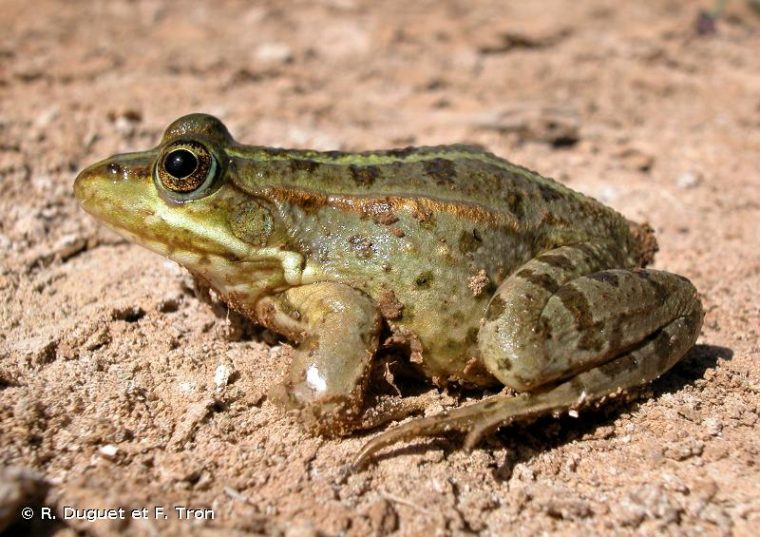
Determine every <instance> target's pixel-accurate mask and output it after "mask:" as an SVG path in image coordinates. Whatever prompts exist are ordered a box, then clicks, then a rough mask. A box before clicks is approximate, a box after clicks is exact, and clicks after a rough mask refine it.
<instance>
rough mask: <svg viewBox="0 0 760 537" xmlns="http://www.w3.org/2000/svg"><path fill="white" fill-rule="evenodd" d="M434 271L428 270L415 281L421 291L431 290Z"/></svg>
mask: <svg viewBox="0 0 760 537" xmlns="http://www.w3.org/2000/svg"><path fill="white" fill-rule="evenodd" d="M433 280H434V276H433V271H431V270H426V271H425V272H422V273H420V274H419V275H418V276H417V277H416V278H415V279H414V285H416V286H417V287H419V288H420V289H430V287H431V286H432V285H433Z"/></svg>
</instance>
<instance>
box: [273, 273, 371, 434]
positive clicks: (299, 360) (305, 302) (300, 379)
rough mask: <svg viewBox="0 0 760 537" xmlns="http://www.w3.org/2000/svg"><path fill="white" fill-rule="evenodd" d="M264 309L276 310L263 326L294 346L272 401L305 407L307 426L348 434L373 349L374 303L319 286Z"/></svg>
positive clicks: (347, 291)
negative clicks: (270, 328)
mask: <svg viewBox="0 0 760 537" xmlns="http://www.w3.org/2000/svg"><path fill="white" fill-rule="evenodd" d="M268 305H269V307H270V308H272V309H273V310H274V311H272V312H271V313H270V314H269V317H268V319H269V323H265V324H272V325H274V326H272V328H273V329H275V330H278V329H279V331H281V332H283V333H285V334H286V335H289V336H291V338H293V339H294V340H296V341H297V342H298V345H297V346H296V349H295V353H294V356H293V362H292V365H291V367H290V371H289V372H288V374H287V376H286V378H285V381H284V382H283V383H282V384H281V385H280V386H279V390H278V389H275V390H274V392H273V393H274V394H275V398H276V399H280V402H285V403H287V404H289V405H290V406H295V407H299V408H301V409H303V411H304V412H303V416H304V418H305V419H306V420H307V426H311V427H313V428H316V429H317V430H318V431H319V432H322V433H328V434H329V433H335V434H341V433H344V432H347V431H348V430H350V429H351V424H350V422H351V421H352V420H354V419H355V418H356V417H357V415H358V414H359V413H360V410H361V407H362V402H363V394H364V388H365V385H366V380H367V376H368V374H369V370H370V365H371V360H372V355H373V354H374V353H375V351H376V349H377V344H378V337H379V331H380V316H379V314H378V312H377V308H376V306H375V304H374V303H373V301H372V300H371V299H370V298H369V297H367V296H366V295H364V294H363V293H361V292H360V291H357V290H356V289H353V288H351V287H349V286H347V285H342V284H337V283H329V282H323V283H315V284H310V285H305V286H301V287H295V288H292V289H289V290H288V291H286V292H284V293H283V294H281V295H279V296H277V297H274V298H273V299H270V301H269V304H268ZM265 316H266V314H265ZM278 391H279V394H278ZM283 399H284V401H283Z"/></svg>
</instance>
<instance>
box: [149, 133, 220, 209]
mask: <svg viewBox="0 0 760 537" xmlns="http://www.w3.org/2000/svg"><path fill="white" fill-rule="evenodd" d="M218 169H219V165H218V163H217V161H216V159H215V158H214V156H213V155H212V154H211V152H210V151H209V150H208V149H207V148H206V147H205V146H204V145H203V144H201V143H200V142H195V141H183V142H177V143H174V144H171V145H170V146H169V147H167V148H165V149H164V150H163V151H162V152H161V155H160V156H159V158H158V160H157V161H156V179H157V180H158V182H159V183H160V184H161V186H163V187H164V188H165V189H166V190H168V191H169V192H172V193H174V194H177V195H180V197H182V198H187V197H188V196H190V195H191V194H192V196H191V197H197V195H198V194H202V193H203V192H204V191H205V190H206V189H207V188H208V187H209V185H211V184H212V183H213V181H214V178H215V177H216V175H217V172H218Z"/></svg>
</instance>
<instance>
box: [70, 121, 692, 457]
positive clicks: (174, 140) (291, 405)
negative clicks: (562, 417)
mask: <svg viewBox="0 0 760 537" xmlns="http://www.w3.org/2000/svg"><path fill="white" fill-rule="evenodd" d="M74 194H75V196H76V198H77V200H78V201H79V203H80V204H81V206H82V207H83V208H84V210H85V211H87V212H88V213H90V214H91V215H93V216H94V217H95V218H97V219H98V220H100V221H101V222H102V223H104V224H105V225H106V226H108V227H110V228H112V229H113V230H115V231H116V232H117V233H119V234H121V235H123V236H125V237H127V238H128V239H130V240H132V241H134V242H135V243H137V244H140V245H142V246H145V247H147V248H148V249H150V250H152V251H154V252H156V253H158V254H160V255H163V256H165V257H167V258H169V259H171V260H173V261H175V262H177V263H178V264H180V265H181V266H183V267H185V268H186V269H187V270H188V271H189V272H190V273H191V274H192V275H193V276H194V277H195V278H196V280H197V281H198V282H199V284H200V285H202V286H204V287H205V288H208V289H213V290H214V291H215V292H216V294H217V295H218V296H219V297H220V298H221V299H222V300H223V301H224V302H225V303H226V304H227V305H228V306H229V307H230V308H231V309H232V310H235V311H237V312H239V313H240V314H242V315H243V316H245V317H247V318H249V319H250V320H252V321H253V322H254V323H256V324H258V325H261V326H263V327H265V328H267V329H269V330H270V331H272V332H275V333H276V334H279V335H280V336H282V337H283V338H285V340H287V341H289V342H290V343H291V345H292V361H291V363H290V364H289V366H288V367H287V368H286V371H285V372H284V377H283V379H282V380H281V381H280V382H279V383H277V384H276V385H275V386H273V387H272V388H271V390H270V395H271V398H272V400H273V401H275V402H276V403H277V404H278V405H280V406H282V407H283V408H285V409H287V410H290V411H293V412H295V413H296V414H297V415H298V416H300V418H301V420H302V422H303V424H304V425H305V427H306V429H308V430H309V431H311V432H313V433H315V434H321V435H324V436H328V437H329V436H346V435H350V434H352V433H354V432H356V431H358V430H360V429H361V428H362V425H363V424H364V423H365V422H364V421H363V416H365V415H366V414H367V413H368V411H369V410H370V409H367V408H365V399H366V397H367V393H368V390H369V389H370V388H372V387H373V385H374V384H375V383H377V382H378V381H377V380H376V379H375V376H373V375H372V374H371V372H372V370H373V367H372V366H373V364H374V361H375V360H376V359H377V355H378V354H379V353H380V352H382V351H383V350H384V349H401V350H403V351H404V352H405V353H406V358H405V359H406V360H407V363H408V365H409V367H410V368H411V369H412V370H413V371H414V372H416V374H418V375H420V376H422V377H423V378H424V379H426V380H427V381H429V382H430V383H432V385H435V386H437V387H439V388H440V389H448V388H449V387H460V386H461V387H464V388H468V389H477V390H482V392H483V393H488V392H490V393H491V395H484V396H483V397H482V398H481V399H480V400H477V401H475V402H474V403H471V404H464V405H460V406H458V407H456V408H452V409H449V410H446V411H443V412H439V413H436V414H432V415H428V416H422V417H419V416H417V417H413V418H411V419H410V420H408V421H403V422H402V423H401V424H400V425H396V426H395V427H390V428H386V429H385V430H383V431H381V432H380V433H379V434H378V435H376V436H375V437H374V438H372V439H370V440H369V441H368V442H366V443H365V445H364V447H363V448H362V449H361V450H360V452H359V453H358V455H357V458H356V462H357V465H362V464H364V463H366V462H367V461H369V460H371V459H372V458H373V457H374V456H375V455H376V454H377V453H378V452H380V451H381V450H383V449H384V448H386V447H388V446H391V445H393V444H395V443H397V442H400V441H403V440H411V439H414V438H415V437H422V436H437V435H443V434H446V433H448V432H449V431H455V432H459V433H461V434H463V435H464V436H465V439H464V447H465V448H467V449H472V448H473V447H475V446H476V445H477V444H478V443H479V442H480V441H481V439H482V438H483V437H484V436H486V435H488V434H490V433H492V432H493V431H495V430H496V429H498V428H500V427H502V426H504V425H508V424H510V423H513V422H520V421H529V420H535V419H536V418H537V417H539V416H542V415H545V414H560V413H562V412H571V413H572V412H577V410H578V409H579V408H581V407H585V406H589V405H591V404H597V403H600V402H603V401H605V400H607V399H608V398H611V397H614V396H616V395H619V394H626V393H629V392H630V391H632V390H634V389H635V388H637V387H639V386H642V385H645V384H647V383H649V382H651V381H653V380H654V379H656V378H658V377H660V376H661V375H662V374H663V373H665V372H666V371H668V370H669V369H670V368H671V367H672V366H673V365H675V364H676V363H677V362H678V361H679V360H680V359H681V358H683V357H684V356H685V355H686V353H687V352H688V351H689V349H690V348H691V347H692V346H693V345H694V344H695V343H696V339H697V337H698V335H699V333H700V329H701V326H702V322H703V318H704V311H703V307H702V304H701V300H700V297H699V294H698V292H697V290H696V288H695V287H694V285H693V284H692V283H691V282H690V281H689V280H688V279H686V278H685V277H683V276H680V275H677V274H673V273H670V272H666V271H662V270H653V269H649V268H646V267H647V265H649V264H650V263H651V262H652V261H653V258H654V254H655V252H656V251H657V250H658V246H657V241H656V239H655V238H654V231H653V229H652V228H651V227H650V226H649V225H648V224H639V223H636V222H633V221H631V220H628V219H627V218H626V217H624V216H623V215H621V214H620V213H618V212H617V211H615V210H613V209H612V208H609V207H607V206H605V205H603V204H602V203H600V202H598V201H597V200H595V199H593V198H592V197H589V196H587V195H584V194H581V193H578V192H575V191H574V190H572V189H570V188H569V187H567V186H565V185H563V184H562V183H560V182H558V181H555V180H553V179H551V178H548V177H544V176H542V175H540V174H539V173H537V172H534V171H531V170H530V169H528V168H525V167H523V166H519V165H516V164H513V163H511V162H510V161H508V160H505V159H502V158H500V157H497V156H495V155H494V154H492V153H490V152H487V151H486V150H484V149H483V148H481V147H478V146H471V145H462V144H459V145H442V146H429V147H407V148H403V149H388V150H376V151H365V152H342V151H316V150H308V149H281V148H274V147H267V146H254V145H244V144H240V143H238V142H236V141H235V140H234V139H233V137H232V136H231V135H230V133H229V131H228V129H227V128H226V127H225V125H224V124H223V123H222V122H221V121H220V120H219V119H217V118H216V117H214V116H211V115H207V114H201V113H194V114H190V115H186V116H183V117H181V118H179V119H177V120H176V121H174V122H173V123H171V124H170V125H169V126H168V127H167V128H166V130H165V131H164V133H163V136H162V138H161V140H160V143H159V144H158V146H156V147H155V148H153V149H149V150H146V151H138V152H132V153H125V154H119V155H114V156H112V157H110V158H107V159H105V160H102V161H100V162H97V163H95V164H93V165H91V166H89V167H87V168H85V169H84V170H83V171H81V172H80V173H79V174H78V176H77V177H76V179H75V183H74Z"/></svg>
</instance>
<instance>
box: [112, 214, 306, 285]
mask: <svg viewBox="0 0 760 537" xmlns="http://www.w3.org/2000/svg"><path fill="white" fill-rule="evenodd" d="M109 227H111V228H112V229H113V230H114V231H116V232H117V233H118V234H119V235H121V236H123V237H125V238H126V239H128V240H130V241H133V242H135V243H136V244H139V245H140V246H143V247H145V248H147V249H148V250H150V251H152V252H155V253H157V254H160V255H162V256H164V257H167V258H169V259H171V260H172V261H175V262H176V263H178V264H180V265H182V266H183V267H185V268H187V269H188V270H190V271H191V272H193V273H195V274H198V275H200V276H202V277H203V278H204V279H205V280H207V281H208V282H209V283H210V284H211V285H212V287H214V288H215V289H217V290H218V291H219V292H221V293H222V294H226V295H227V294H228V295H237V296H252V295H258V294H260V293H261V292H262V291H264V290H272V289H284V288H287V287H292V286H296V285H302V283H303V282H304V277H303V276H304V258H303V256H302V255H301V254H300V253H298V252H292V251H287V250H281V249H279V248H276V247H262V248H252V247H250V248H248V249H247V251H246V252H245V255H242V256H238V255H236V254H224V253H219V252H218V251H209V250H204V249H200V248H197V247H196V246H195V245H193V247H192V248H186V247H184V246H183V245H180V244H179V243H172V242H166V241H165V240H158V239H156V238H153V237H151V236H148V235H147V234H145V233H140V234H138V233H135V232H133V231H130V230H128V229H125V228H119V227H114V226H109Z"/></svg>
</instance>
